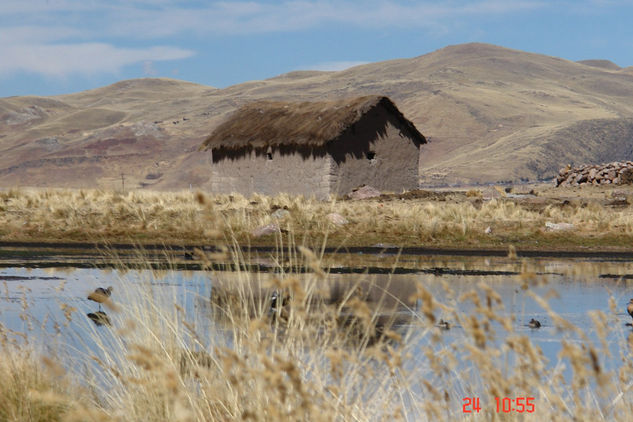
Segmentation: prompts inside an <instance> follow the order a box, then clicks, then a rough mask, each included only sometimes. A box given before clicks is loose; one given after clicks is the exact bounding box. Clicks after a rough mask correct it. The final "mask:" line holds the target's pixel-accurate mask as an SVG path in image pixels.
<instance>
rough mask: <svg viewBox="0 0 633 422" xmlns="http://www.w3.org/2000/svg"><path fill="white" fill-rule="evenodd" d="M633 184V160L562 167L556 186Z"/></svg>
mask: <svg viewBox="0 0 633 422" xmlns="http://www.w3.org/2000/svg"><path fill="white" fill-rule="evenodd" d="M584 183H589V184H592V185H623V184H633V161H625V162H620V161H616V162H613V163H607V164H592V165H586V166H580V167H573V168H572V167H571V166H569V165H568V166H567V167H565V168H562V169H561V170H560V172H559V173H558V177H557V178H556V186H578V185H581V184H584Z"/></svg>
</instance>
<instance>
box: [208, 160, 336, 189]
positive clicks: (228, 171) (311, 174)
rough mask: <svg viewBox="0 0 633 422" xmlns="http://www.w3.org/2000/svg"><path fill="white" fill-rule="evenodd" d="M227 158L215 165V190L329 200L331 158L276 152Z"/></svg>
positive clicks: (213, 184)
mask: <svg viewBox="0 0 633 422" xmlns="http://www.w3.org/2000/svg"><path fill="white" fill-rule="evenodd" d="M270 154H271V156H270V157H269V156H268V153H267V152H259V153H258V152H256V151H250V152H249V153H247V155H241V156H236V157H231V158H224V159H222V160H219V161H217V162H214V163H213V164H212V180H211V190H212V191H213V192H215V193H232V192H237V193H241V194H243V195H246V196H250V195H251V194H253V193H255V192H258V193H262V194H264V195H275V194H277V193H279V192H287V193H289V194H292V195H304V196H307V197H309V196H314V197H316V198H318V199H327V197H328V195H329V192H330V175H329V173H330V172H329V170H330V168H331V164H330V161H331V158H330V157H329V156H327V155H320V156H318V155H317V156H315V155H314V154H307V153H305V154H296V153H293V152H291V151H282V150H280V149H272V151H271V152H270Z"/></svg>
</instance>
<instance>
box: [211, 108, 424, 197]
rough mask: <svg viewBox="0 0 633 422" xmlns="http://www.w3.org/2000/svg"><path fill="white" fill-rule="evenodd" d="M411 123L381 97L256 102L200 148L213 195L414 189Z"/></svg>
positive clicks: (415, 147)
mask: <svg viewBox="0 0 633 422" xmlns="http://www.w3.org/2000/svg"><path fill="white" fill-rule="evenodd" d="M424 143H426V139H425V138H424V136H423V135H422V134H421V133H420V132H418V130H417V129H416V128H415V126H414V125H413V123H411V122H410V121H409V120H407V119H406V118H405V117H404V116H403V115H402V113H401V112H400V111H399V110H398V109H397V108H396V106H395V105H394V103H393V102H392V101H391V100H390V99H389V98H387V97H382V96H367V97H360V98H352V99H343V100H336V101H328V102H302V103H290V102H271V101H258V102H254V103H250V104H247V105H245V106H243V107H241V108H240V109H238V110H237V111H235V112H234V113H233V114H232V115H231V116H230V117H229V118H228V119H227V120H226V121H224V122H223V123H221V124H220V125H219V126H218V127H217V128H216V130H215V131H214V132H213V133H212V134H211V136H209V137H208V138H207V139H206V140H205V141H204V143H203V145H202V146H201V149H205V150H211V155H212V157H211V158H212V159H211V162H212V168H211V171H212V176H211V190H212V192H215V193H231V192H238V193H241V194H244V195H250V194H252V193H254V192H259V193H262V194H265V195H274V194H276V193H279V192H287V193H289V194H303V195H305V196H311V195H314V196H315V197H317V198H327V197H328V196H330V195H336V194H345V193H348V192H349V191H351V190H352V189H353V188H355V187H358V186H360V185H362V184H367V185H370V186H373V187H375V188H377V189H379V190H387V191H398V192H399V191H402V190H403V189H415V188H417V187H418V161H419V153H420V145H421V144H424Z"/></svg>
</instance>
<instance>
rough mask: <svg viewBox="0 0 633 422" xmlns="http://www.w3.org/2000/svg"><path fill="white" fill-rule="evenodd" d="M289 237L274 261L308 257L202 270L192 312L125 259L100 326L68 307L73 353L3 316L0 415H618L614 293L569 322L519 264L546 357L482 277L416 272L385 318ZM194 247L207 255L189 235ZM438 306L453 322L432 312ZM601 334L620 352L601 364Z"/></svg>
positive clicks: (623, 396) (232, 252) (627, 353)
mask: <svg viewBox="0 0 633 422" xmlns="http://www.w3.org/2000/svg"><path fill="white" fill-rule="evenodd" d="M298 250H299V251H300V252H299V253H298V254H297V255H292V254H290V258H288V252H287V251H284V252H283V253H284V256H285V257H286V259H290V260H292V261H294V262H292V264H291V265H288V266H284V268H291V269H292V268H296V269H303V270H305V269H310V271H309V272H308V273H302V274H298V273H296V272H294V271H292V270H291V271H290V272H284V270H283V269H282V268H281V267H280V268H279V270H280V272H279V273H277V274H275V275H273V276H264V275H263V274H256V273H248V272H244V271H238V272H235V273H232V274H231V275H230V277H229V278H226V277H227V273H225V272H212V273H210V279H211V280H210V282H211V283H213V287H212V294H211V296H210V297H209V296H197V293H196V292H193V293H191V292H189V293H188V294H192V295H193V296H194V297H193V299H194V302H193V303H195V304H196V306H195V309H196V311H195V312H192V309H191V308H189V309H185V308H184V303H185V302H187V300H186V299H185V298H184V297H183V296H182V294H181V293H182V292H181V291H180V290H178V289H177V288H174V289H162V290H161V289H156V288H154V287H153V285H154V283H156V282H161V283H162V282H163V280H164V277H165V276H166V274H165V273H162V272H154V273H153V274H152V272H150V271H146V272H143V273H138V274H139V277H141V278H142V277H145V278H142V279H139V280H138V281H137V282H134V283H127V284H125V285H121V286H118V287H117V289H116V290H115V292H116V294H115V295H114V296H113V298H115V299H116V302H115V304H114V305H113V306H111V307H110V308H107V312H108V313H109V314H110V315H111V318H112V326H111V327H94V326H92V325H90V324H91V323H90V322H89V321H87V320H86V319H85V316H84V315H83V314H81V313H79V312H74V313H73V312H72V309H70V308H66V309H67V310H68V312H67V317H68V318H69V319H79V322H78V324H79V325H81V326H83V331H82V333H83V335H84V336H85V337H86V340H85V341H86V342H90V343H91V344H93V346H92V349H91V351H90V352H87V353H84V354H81V353H79V354H78V353H77V351H74V352H70V353H68V352H67V353H64V350H63V347H62V350H54V351H51V350H50V349H48V350H47V349H43V348H39V349H38V348H34V346H33V345H34V344H37V341H35V339H32V338H29V333H28V332H27V333H25V336H24V338H26V339H28V342H26V343H25V342H24V341H16V340H15V339H20V338H22V339H24V338H23V337H20V336H17V337H16V335H15V333H11V332H10V331H8V330H6V329H4V328H3V329H2V339H3V341H2V342H1V347H2V355H3V357H7V356H8V359H2V360H0V377H2V379H3V380H10V381H11V382H3V383H1V384H0V385H1V386H0V391H2V395H1V396H0V415H2V416H3V417H4V418H5V419H7V420H17V421H22V420H25V421H27V420H28V421H34V420H77V421H78V420H104V421H166V420H168V421H216V420H222V421H224V420H259V421H270V420H306V421H321V420H327V421H331V420H341V421H348V420H351V421H374V420H410V421H414V420H415V421H424V420H428V421H438V420H440V421H441V420H451V421H452V420H534V419H536V418H538V419H540V420H575V421H585V420H586V421H589V420H591V421H596V420H598V421H606V420H609V421H612V420H615V421H627V420H630V414H631V411H632V410H633V391H632V388H633V377H632V375H633V363H631V362H633V361H632V360H631V346H632V344H631V338H630V336H626V331H625V330H623V329H622V327H621V325H622V321H621V317H620V316H619V313H620V311H619V310H618V309H617V306H616V304H615V300H614V299H612V301H611V303H610V309H609V312H602V311H592V312H591V320H592V325H591V326H589V327H578V326H575V325H574V324H572V323H570V322H569V321H567V320H566V319H565V318H564V317H563V316H562V315H559V314H558V313H557V312H556V310H555V309H551V307H550V306H549V304H548V301H547V297H539V296H537V295H536V294H535V293H534V292H533V291H532V288H533V287H534V286H537V285H542V284H543V283H546V281H545V280H544V279H543V278H542V276H537V275H536V274H535V273H534V272H533V271H531V270H530V269H529V268H528V267H527V266H525V271H524V272H523V273H522V275H521V276H520V277H519V279H518V280H517V283H518V284H517V289H522V290H524V291H525V292H526V295H528V296H530V297H532V298H533V299H534V300H536V301H537V302H538V303H540V305H541V306H542V307H543V309H544V310H545V311H546V312H547V313H548V317H549V320H550V321H551V324H552V325H553V327H554V328H555V329H556V330H558V331H559V332H560V333H561V337H562V341H561V349H560V353H559V360H558V361H557V362H548V360H547V359H546V358H545V356H544V354H543V352H542V351H541V349H540V347H539V346H538V345H537V344H536V343H534V342H533V341H532V340H531V338H530V336H529V335H527V334H526V333H525V332H524V331H521V330H520V329H519V323H518V317H517V316H515V315H510V316H508V314H507V312H506V309H505V307H506V305H507V304H505V303H503V301H502V300H501V297H500V296H499V294H498V293H497V292H496V291H495V288H494V284H493V283H487V282H481V283H479V284H478V285H477V286H473V287H472V288H471V289H469V290H467V291H455V290H454V289H453V288H452V287H451V285H450V284H448V283H444V286H443V289H444V294H443V295H441V296H438V295H434V294H432V293H431V291H432V289H431V286H430V285H428V284H427V283H426V282H419V283H417V285H416V288H415V291H414V293H413V294H412V295H411V296H412V297H408V298H405V299H403V302H408V301H413V302H414V303H415V305H414V306H413V308H414V309H413V310H414V311H415V312H413V313H412V314H410V315H411V316H412V317H411V318H410V319H408V320H406V323H405V324H404V325H403V326H402V325H398V324H395V325H394V324H392V323H394V322H395V321H394V320H392V319H387V320H385V319H382V315H384V313H383V312H382V311H384V308H381V307H380V306H377V305H376V303H375V302H373V303H371V302H368V301H367V295H365V294H364V293H363V289H362V288H361V287H362V285H361V283H352V284H350V285H349V286H347V287H345V288H338V289H337V290H336V291H333V290H331V289H330V290H328V288H326V286H328V284H327V281H328V277H329V275H328V272H327V268H324V267H323V266H322V261H321V257H320V256H319V254H318V253H315V252H313V251H312V250H310V249H308V248H305V247H299V248H298ZM281 252H282V251H277V254H281ZM227 253H228V254H229V258H230V259H232V260H234V261H235V262H238V263H239V262H242V263H243V260H244V259H245V258H244V257H243V256H242V255H241V251H240V250H239V249H238V248H228V249H227ZM197 259H198V260H200V262H201V263H202V264H203V265H204V264H205V263H207V264H208V263H210V262H211V257H208V256H206V254H205V253H204V252H202V251H197ZM272 259H273V260H280V258H279V256H276V257H275V256H274V257H273V258H272ZM580 270H582V268H581V269H580ZM368 277H369V276H362V275H360V276H359V280H363V281H367V279H368ZM369 281H371V280H369ZM272 291H277V292H280V294H282V295H287V296H288V298H289V301H288V305H287V306H286V307H278V308H277V309H275V310H271V308H270V306H271V304H270V293H271V292H272ZM387 294H388V293H386V295H387ZM440 297H441V298H440ZM407 306H408V305H406V304H403V307H405V308H406V307H407ZM77 307H78V308H79V306H77ZM415 308H417V309H415ZM69 309H70V310H69ZM25 312H28V309H25ZM440 319H444V320H448V321H450V323H451V325H452V327H453V328H451V329H450V330H448V331H446V330H443V329H442V328H441V327H438V323H439V321H440ZM590 334H591V335H590ZM614 334H615V337H616V338H618V339H619V340H618V343H619V349H618V350H619V353H620V357H619V361H620V363H619V364H618V365H616V366H615V367H611V366H609V365H607V364H606V361H607V360H608V359H607V358H608V356H609V354H611V353H612V347H610V345H609V342H610V341H612V340H610V339H611V338H612V337H613V336H614ZM12 339H14V340H12ZM35 350H39V352H35ZM616 360H618V359H616ZM466 397H476V398H479V400H480V404H481V407H482V409H481V411H480V412H476V413H464V411H463V405H464V401H463V399H464V398H466ZM495 397H500V398H503V397H511V398H516V397H534V405H535V411H534V413H526V412H522V413H519V412H513V413H504V412H497V411H496V406H495ZM471 410H473V409H471ZM2 412H4V413H2Z"/></svg>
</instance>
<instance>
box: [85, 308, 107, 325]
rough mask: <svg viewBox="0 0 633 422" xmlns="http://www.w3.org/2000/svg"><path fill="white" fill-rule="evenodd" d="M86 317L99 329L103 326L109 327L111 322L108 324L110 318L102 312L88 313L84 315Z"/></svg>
mask: <svg viewBox="0 0 633 422" xmlns="http://www.w3.org/2000/svg"><path fill="white" fill-rule="evenodd" d="M86 316H87V317H88V319H89V320H90V321H92V322H94V324H95V325H96V326H97V327H101V326H104V325H106V326H108V327H109V326H111V325H112V322H110V317H109V316H108V314H106V313H105V312H103V311H97V312H89V313H87V314H86Z"/></svg>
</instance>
